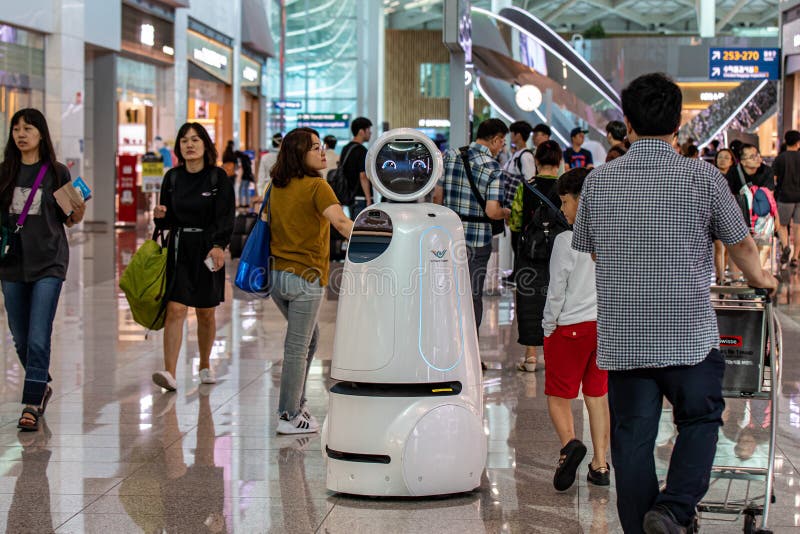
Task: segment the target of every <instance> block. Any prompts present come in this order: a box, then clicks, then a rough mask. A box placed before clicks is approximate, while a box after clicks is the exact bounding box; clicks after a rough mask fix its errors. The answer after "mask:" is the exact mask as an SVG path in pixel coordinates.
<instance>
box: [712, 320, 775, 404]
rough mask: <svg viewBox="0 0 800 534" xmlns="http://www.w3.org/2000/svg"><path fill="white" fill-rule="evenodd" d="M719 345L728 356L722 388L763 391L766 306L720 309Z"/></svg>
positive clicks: (737, 392)
mask: <svg viewBox="0 0 800 534" xmlns="http://www.w3.org/2000/svg"><path fill="white" fill-rule="evenodd" d="M716 313H717V325H718V326H719V349H720V352H722V355H723V356H724V357H725V377H724V379H723V381H722V391H723V392H724V393H725V394H726V395H728V394H735V395H736V396H739V395H740V394H742V393H744V394H748V393H757V392H759V391H761V383H762V379H763V376H764V367H763V364H764V360H765V349H766V320H765V319H766V317H765V316H766V314H765V313H764V310H763V309H760V310H759V309H748V308H741V309H729V308H728V309H717V310H716Z"/></svg>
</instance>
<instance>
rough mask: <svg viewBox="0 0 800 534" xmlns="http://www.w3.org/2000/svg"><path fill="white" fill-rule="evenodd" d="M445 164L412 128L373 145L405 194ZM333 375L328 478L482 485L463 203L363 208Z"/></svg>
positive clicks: (378, 162)
mask: <svg viewBox="0 0 800 534" xmlns="http://www.w3.org/2000/svg"><path fill="white" fill-rule="evenodd" d="M387 162H389V164H390V167H389V168H388V169H387ZM391 165H394V167H391ZM423 167H424V169H423ZM441 167H442V165H441V156H440V155H439V153H438V151H437V150H436V148H435V145H433V143H432V142H430V141H429V140H427V138H425V137H424V136H422V134H420V133H419V132H417V131H415V130H406V129H402V130H393V131H391V132H388V133H386V134H384V135H383V136H382V137H381V138H380V139H379V140H378V141H377V142H376V144H375V146H374V147H373V149H371V150H370V152H369V154H368V157H367V173H368V175H369V176H370V179H371V180H372V182H373V184H374V185H375V187H376V188H377V189H378V190H379V191H380V192H381V194H382V195H383V196H384V197H387V198H389V199H392V200H398V201H404V200H405V201H408V200H414V199H415V198H420V197H424V195H425V194H427V193H428V192H429V191H430V190H431V189H432V187H433V186H434V185H435V183H436V181H437V179H438V177H439V175H440V174H441ZM331 377H332V378H333V379H335V380H338V381H340V382H339V383H337V384H336V385H334V386H333V387H332V388H331V391H330V400H329V409H328V417H327V418H326V420H325V424H324V425H323V429H322V448H323V455H324V457H325V459H326V465H327V487H328V488H329V489H331V490H333V491H338V492H343V493H352V494H360V495H385V496H424V495H441V494H448V493H458V492H463V491H470V490H472V489H474V488H476V487H478V486H479V485H480V478H481V474H482V472H483V469H484V467H485V464H486V447H487V442H486V439H487V438H486V434H485V432H484V429H483V390H482V380H481V369H480V356H479V352H478V338H477V334H476V331H475V319H474V313H473V309H472V300H471V290H470V281H469V273H468V267H467V253H466V248H465V245H464V235H463V227H462V223H461V221H460V219H459V218H458V216H457V215H456V214H455V213H454V212H452V211H451V210H449V209H447V208H444V207H442V206H438V205H435V204H420V203H405V204H400V203H381V204H377V205H373V206H370V207H369V208H367V209H366V210H364V211H363V212H362V213H361V214H360V215H359V216H358V218H357V220H356V223H355V226H354V230H353V234H352V236H351V239H350V245H349V249H348V256H347V260H346V262H345V266H344V271H343V276H342V286H341V293H340V296H339V310H338V321H337V324H336V338H335V341H334V349H333V361H332V364H331Z"/></svg>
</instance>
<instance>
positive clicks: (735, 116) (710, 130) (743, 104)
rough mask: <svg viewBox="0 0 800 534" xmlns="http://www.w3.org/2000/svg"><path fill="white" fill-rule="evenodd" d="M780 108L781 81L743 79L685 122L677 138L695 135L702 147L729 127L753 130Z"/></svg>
mask: <svg viewBox="0 0 800 534" xmlns="http://www.w3.org/2000/svg"><path fill="white" fill-rule="evenodd" d="M777 109H778V84H777V82H774V81H768V80H763V81H762V80H754V81H747V82H743V83H742V84H741V85H740V86H739V87H737V88H736V89H734V90H733V91H731V92H730V93H728V94H727V95H725V98H722V99H721V100H718V101H716V102H714V103H713V104H712V105H711V106H709V107H708V109H706V110H703V111H701V112H700V113H699V114H698V115H697V116H696V117H695V118H693V119H692V120H691V121H689V122H687V123H686V124H684V125H683V126H682V127H681V129H680V131H679V132H678V138H679V139H681V140H685V139H687V138H689V137H691V138H693V139H695V141H696V142H697V144H698V146H700V147H701V148H702V147H704V146H706V145H707V144H708V143H710V142H711V141H712V140H713V139H714V138H716V137H718V136H720V135H721V134H722V133H723V132H725V131H726V130H736V131H741V132H746V131H752V130H753V129H755V128H757V127H758V126H759V125H761V124H762V123H763V122H764V121H765V120H767V119H769V118H770V117H772V116H773V115H774V114H775V113H776V112H777Z"/></svg>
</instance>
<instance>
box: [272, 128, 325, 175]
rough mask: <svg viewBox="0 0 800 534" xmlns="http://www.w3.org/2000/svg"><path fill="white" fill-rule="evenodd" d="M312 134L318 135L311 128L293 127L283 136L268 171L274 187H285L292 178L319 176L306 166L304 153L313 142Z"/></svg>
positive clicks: (317, 172) (309, 148)
mask: <svg viewBox="0 0 800 534" xmlns="http://www.w3.org/2000/svg"><path fill="white" fill-rule="evenodd" d="M312 135H316V136H317V137H319V133H318V132H317V131H316V130H314V129H312V128H295V129H294V130H292V131H291V132H289V133H288V134H286V137H284V138H283V142H282V143H281V149H280V150H279V151H278V159H277V160H276V161H275V165H274V166H273V167H272V170H271V171H270V172H269V175H270V177H271V178H272V183H273V184H274V185H275V187H286V186H287V185H289V181H290V180H291V179H292V178H302V177H304V176H317V177H319V176H321V175H320V173H319V171H315V170H312V169H309V168H307V167H306V154H307V153H308V151H309V150H311V145H312V144H314V142H313V139H312V137H311V136H312Z"/></svg>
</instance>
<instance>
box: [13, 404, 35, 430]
mask: <svg viewBox="0 0 800 534" xmlns="http://www.w3.org/2000/svg"><path fill="white" fill-rule="evenodd" d="M25 415H30V416H31V417H25ZM23 421H31V422H32V424H24V423H23ZM17 428H19V429H20V430H22V431H24V432H36V431H37V430H39V410H37V409H36V408H27V407H26V408H24V409H23V410H22V416H20V418H19V421H17Z"/></svg>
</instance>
